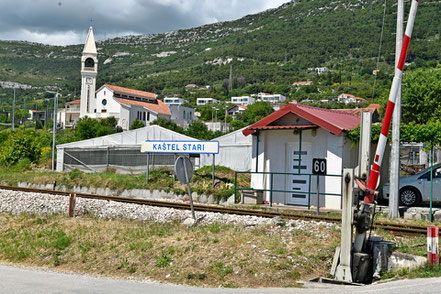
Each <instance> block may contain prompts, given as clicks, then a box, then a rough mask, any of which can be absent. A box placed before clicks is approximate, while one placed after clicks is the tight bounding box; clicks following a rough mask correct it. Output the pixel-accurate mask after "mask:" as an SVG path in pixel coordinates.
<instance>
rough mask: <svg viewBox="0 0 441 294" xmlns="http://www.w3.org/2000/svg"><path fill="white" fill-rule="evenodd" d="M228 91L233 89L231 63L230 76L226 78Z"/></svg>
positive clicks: (231, 67) (231, 66)
mask: <svg viewBox="0 0 441 294" xmlns="http://www.w3.org/2000/svg"><path fill="white" fill-rule="evenodd" d="M228 91H230V92H231V91H233V65H232V64H230V78H229V80H228Z"/></svg>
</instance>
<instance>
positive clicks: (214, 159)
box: [211, 153, 216, 187]
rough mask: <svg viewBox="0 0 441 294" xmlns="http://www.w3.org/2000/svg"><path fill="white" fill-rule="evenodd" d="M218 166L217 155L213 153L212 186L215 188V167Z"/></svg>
mask: <svg viewBox="0 0 441 294" xmlns="http://www.w3.org/2000/svg"><path fill="white" fill-rule="evenodd" d="M215 164H216V158H215V155H214V153H213V171H212V173H211V185H212V186H213V187H214V166H215Z"/></svg>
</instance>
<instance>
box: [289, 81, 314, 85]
mask: <svg viewBox="0 0 441 294" xmlns="http://www.w3.org/2000/svg"><path fill="white" fill-rule="evenodd" d="M292 84H293V85H294V86H296V85H310V84H312V81H302V82H294V83H292Z"/></svg>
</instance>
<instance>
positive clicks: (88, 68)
mask: <svg viewBox="0 0 441 294" xmlns="http://www.w3.org/2000/svg"><path fill="white" fill-rule="evenodd" d="M97 74H98V52H97V51H96V46H95V38H94V36H93V28H92V27H90V28H89V33H88V34H87V39H86V44H85V45H84V49H83V54H82V56H81V103H80V118H81V117H84V116H86V115H87V116H89V117H92V116H94V114H95V112H96V98H95V90H96V75H97Z"/></svg>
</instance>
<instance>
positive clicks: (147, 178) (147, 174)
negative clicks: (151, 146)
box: [145, 152, 149, 184]
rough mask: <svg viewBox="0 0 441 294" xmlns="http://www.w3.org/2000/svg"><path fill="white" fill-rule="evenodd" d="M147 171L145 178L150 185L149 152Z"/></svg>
mask: <svg viewBox="0 0 441 294" xmlns="http://www.w3.org/2000/svg"><path fill="white" fill-rule="evenodd" d="M146 154H147V169H146V172H145V177H146V183H147V184H148V183H149V153H148V152H147V153H146Z"/></svg>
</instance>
